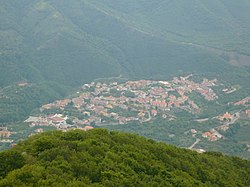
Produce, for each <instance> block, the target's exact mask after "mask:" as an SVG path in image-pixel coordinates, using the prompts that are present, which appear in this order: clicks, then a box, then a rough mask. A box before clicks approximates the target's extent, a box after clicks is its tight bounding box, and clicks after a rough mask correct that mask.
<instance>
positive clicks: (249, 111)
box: [246, 109, 250, 117]
mask: <svg viewBox="0 0 250 187" xmlns="http://www.w3.org/2000/svg"><path fill="white" fill-rule="evenodd" d="M246 115H247V116H248V117H250V109H249V110H246Z"/></svg>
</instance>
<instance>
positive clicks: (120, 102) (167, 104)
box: [0, 74, 250, 158]
mask: <svg viewBox="0 0 250 187" xmlns="http://www.w3.org/2000/svg"><path fill="white" fill-rule="evenodd" d="M112 79H113V80H112ZM21 86H23V87H26V86H28V85H26V84H24V85H23V84H22V85H21ZM242 89H247V88H242ZM237 92H238V93H237ZM239 92H241V91H240V90H239V88H235V87H233V86H230V85H226V84H224V83H222V82H221V81H220V80H217V79H216V78H213V79H207V78H205V77H201V76H197V75H193V74H189V75H186V76H180V77H174V78H173V79H172V80H168V81H167V80H137V81H136V80H134V81H133V80H131V81H126V80H124V79H123V78H122V77H121V76H119V77H114V78H110V79H99V80H96V81H95V82H94V81H93V82H91V83H87V84H84V85H83V86H81V88H80V89H78V90H77V91H75V92H74V93H72V95H70V96H69V97H66V98H65V99H62V100H56V101H54V102H51V103H48V104H44V105H42V106H41V107H40V108H39V109H37V110H35V111H34V112H32V115H30V116H29V117H28V118H27V119H25V120H24V121H23V122H20V124H19V125H15V124H18V123H14V124H13V125H7V126H2V129H1V130H0V133H1V144H2V149H3V148H4V147H6V146H7V147H8V146H11V145H15V144H16V143H17V142H18V141H19V140H20V139H23V138H25V137H27V136H31V135H34V134H37V133H41V132H44V131H47V130H52V129H57V130H60V131H68V130H71V129H81V130H84V131H86V130H90V129H93V128H108V129H111V130H112V129H113V130H122V131H128V132H133V133H138V134H140V135H144V136H146V137H150V138H152V139H156V140H158V141H164V142H167V143H172V144H174V145H177V146H180V147H185V148H189V149H192V150H195V151H198V152H205V151H210V150H213V151H222V152H225V153H226V154H232V155H238V154H241V153H244V157H245V158H249V156H250V155H249V150H248V147H249V146H250V140H249V139H248V138H247V139H245V141H244V142H241V141H238V140H237V139H234V138H233V137H234V136H235V135H236V134H237V135H239V134H238V133H237V132H238V131H239V130H240V129H241V128H245V127H246V126H248V125H249V121H250V115H249V110H250V105H249V103H250V97H249V96H247V97H245V94H243V95H242V97H244V98H242V99H238V98H237V99H234V98H233V97H232V95H234V94H235V93H237V94H239ZM227 97H229V99H230V98H231V99H230V100H227V101H224V100H225V98H227ZM2 125H3V124H2ZM18 129H19V130H18ZM234 131H235V132H234ZM231 141H236V143H235V145H233V147H234V149H238V150H235V151H231V152H228V150H223V149H222V148H221V147H220V146H221V145H220V144H222V145H227V144H228V143H230V142H231ZM218 145H219V147H218Z"/></svg>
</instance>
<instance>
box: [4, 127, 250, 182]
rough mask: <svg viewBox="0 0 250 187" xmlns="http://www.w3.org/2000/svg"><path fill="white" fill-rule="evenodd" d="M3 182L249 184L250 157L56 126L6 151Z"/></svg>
mask: <svg viewBox="0 0 250 187" xmlns="http://www.w3.org/2000/svg"><path fill="white" fill-rule="evenodd" d="M0 161H1V165H0V186H33V185H35V186H164V187H165V186H183V187H184V186H185V187H187V186H215V187H216V186H248V185H249V184H250V178H249V172H250V162H249V161H246V160H242V159H240V158H236V157H226V156H223V155H222V154H220V153H203V154H199V153H196V152H193V151H190V150H186V149H180V148H176V147H173V146H170V145H166V144H163V143H156V142H155V141H152V140H148V139H145V138H142V137H139V136H137V135H131V134H125V133H119V132H115V131H111V132H110V131H107V130H104V129H96V130H90V131H87V132H84V131H80V130H75V131H69V132H66V133H63V132H60V131H51V132H47V133H43V134H40V135H36V136H33V137H30V138H29V139H27V140H25V141H23V142H21V143H19V144H18V145H17V146H16V147H15V148H13V149H11V150H8V151H5V152H1V153H0Z"/></svg>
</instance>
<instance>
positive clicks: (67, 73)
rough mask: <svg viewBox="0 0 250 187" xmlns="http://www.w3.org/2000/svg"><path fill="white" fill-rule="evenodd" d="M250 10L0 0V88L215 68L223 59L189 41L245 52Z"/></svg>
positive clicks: (196, 4)
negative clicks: (21, 82)
mask: <svg viewBox="0 0 250 187" xmlns="http://www.w3.org/2000/svg"><path fill="white" fill-rule="evenodd" d="M249 9H250V3H249V2H248V1H245V0H241V1H237V3H236V2H235V1H233V0H212V1H197V0H191V1H188V2H183V1H180V0H178V1H170V0H157V1H148V0H136V1H132V0H131V1H124V2H123V1H115V0H103V1H99V0H74V1H70V2H69V1H61V0H60V1H59V0H50V1H45V0H32V1H31V0H23V1H18V0H13V1H7V0H2V1H1V13H0V14H1V15H0V17H1V18H0V19H1V20H0V41H1V47H0V55H1V56H0V58H1V64H0V86H6V85H9V84H11V83H13V82H17V81H20V80H28V81H31V82H40V81H47V80H50V81H56V82H58V83H61V84H64V85H75V86H76V85H79V84H80V83H82V82H87V81H91V80H93V79H95V78H100V77H110V76H119V75H120V74H121V75H123V76H126V77H130V78H144V77H147V78H152V77H155V75H156V74H157V76H169V74H173V73H176V72H178V71H199V72H216V73H218V71H219V70H220V71H221V69H225V66H228V65H227V59H225V58H222V57H221V56H220V55H218V54H216V53H213V52H211V51H209V50H207V49H204V48H202V47H199V46H196V45H194V44H199V45H205V46H210V47H215V48H221V49H223V50H235V51H238V52H242V53H246V54H250V41H249V39H248V38H249V36H250V28H249V25H250V19H249V17H250V15H249V14H250V13H249V12H250V11H249ZM191 44H192V45H191Z"/></svg>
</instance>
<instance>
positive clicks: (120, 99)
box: [33, 75, 217, 126]
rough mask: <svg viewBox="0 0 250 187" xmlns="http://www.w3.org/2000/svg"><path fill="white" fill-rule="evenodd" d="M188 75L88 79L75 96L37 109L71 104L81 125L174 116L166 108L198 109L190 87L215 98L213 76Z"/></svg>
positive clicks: (49, 121) (50, 122)
mask: <svg viewBox="0 0 250 187" xmlns="http://www.w3.org/2000/svg"><path fill="white" fill-rule="evenodd" d="M190 76H191V75H190ZM190 76H187V77H180V78H177V77H174V79H173V80H172V81H170V82H168V81H153V80H139V81H127V82H125V83H121V84H119V83H117V82H111V83H100V82H97V83H96V82H92V83H90V84H85V85H84V86H82V90H81V92H78V96H77V97H74V98H72V99H64V100H58V101H55V102H53V103H50V104H46V105H43V106H42V107H41V108H40V110H41V111H44V110H50V109H55V108H56V109H60V110H62V111H63V110H65V107H66V106H68V105H72V106H74V108H75V109H76V110H78V111H80V112H81V113H82V115H83V116H84V117H83V118H84V119H82V120H79V119H74V120H75V121H77V122H78V123H79V124H81V125H91V124H95V125H102V124H125V123H128V122H129V121H140V122H146V121H150V120H151V119H153V117H155V116H159V115H160V116H161V117H162V118H165V119H166V118H167V119H169V120H174V119H175V116H174V115H173V113H171V112H170V111H171V110H172V109H173V108H179V109H181V110H185V111H188V112H191V113H199V112H200V108H199V107H198V105H197V104H196V103H195V102H194V101H192V100H191V99H190V98H189V96H188V95H187V94H189V93H191V92H193V91H196V92H198V93H200V94H201V95H203V96H204V98H205V99H207V100H209V101H210V100H215V99H217V95H216V94H215V92H214V91H213V90H212V87H213V86H215V83H216V81H217V80H216V79H214V80H208V79H204V80H203V81H202V83H195V82H193V81H191V80H189V77H190ZM124 114H125V115H124ZM62 121H63V120H62ZM40 122H41V120H40ZM64 122H65V120H64ZM33 123H34V125H35V124H36V123H35V122H33ZM44 123H46V124H54V126H57V124H58V122H57V121H56V122H54V121H53V120H50V117H46V120H45V122H44ZM62 123H63V122H62ZM62 123H59V124H60V126H62V125H65V123H64V124H62Z"/></svg>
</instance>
